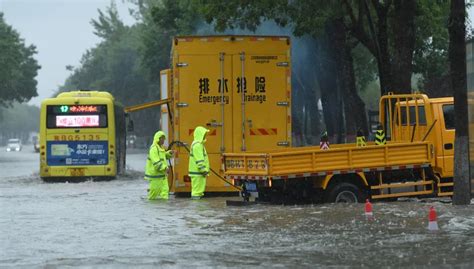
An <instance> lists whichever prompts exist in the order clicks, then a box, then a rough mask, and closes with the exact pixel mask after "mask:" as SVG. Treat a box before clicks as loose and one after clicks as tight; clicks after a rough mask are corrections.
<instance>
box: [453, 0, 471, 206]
mask: <svg viewBox="0 0 474 269" xmlns="http://www.w3.org/2000/svg"><path fill="white" fill-rule="evenodd" d="M465 12H466V7H465V2H464V0H451V12H450V15H449V24H448V31H449V64H450V72H451V79H452V86H453V93H454V111H455V114H456V120H455V125H456V137H455V146H454V195H453V204H455V205H467V204H469V203H470V201H471V197H470V195H471V186H470V181H469V177H470V175H469V136H468V126H469V122H468V109H467V83H466V40H465V36H466V24H465V17H466V13H465Z"/></svg>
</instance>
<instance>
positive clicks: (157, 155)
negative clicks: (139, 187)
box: [145, 131, 173, 200]
mask: <svg viewBox="0 0 474 269" xmlns="http://www.w3.org/2000/svg"><path fill="white" fill-rule="evenodd" d="M165 139H166V135H165V133H164V132H162V131H158V132H156V134H155V136H154V137H153V144H152V145H151V147H150V151H149V153H148V158H147V160H146V167H145V180H148V181H150V188H149V190H148V200H155V199H165V200H167V199H168V193H169V186H168V170H169V165H168V161H167V160H168V159H170V158H171V157H172V155H173V151H172V150H168V151H167V150H165V149H164V147H163V144H164V142H165Z"/></svg>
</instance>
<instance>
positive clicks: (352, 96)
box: [344, 44, 369, 136]
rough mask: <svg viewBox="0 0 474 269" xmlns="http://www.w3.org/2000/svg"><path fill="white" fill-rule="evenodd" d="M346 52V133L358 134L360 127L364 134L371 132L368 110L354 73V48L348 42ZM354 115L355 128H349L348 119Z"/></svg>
mask: <svg viewBox="0 0 474 269" xmlns="http://www.w3.org/2000/svg"><path fill="white" fill-rule="evenodd" d="M344 51H345V53H344V81H345V87H344V88H345V91H344V92H345V96H344V107H347V109H346V113H345V115H346V133H347V134H348V135H349V134H351V135H354V136H355V135H356V132H357V130H358V129H362V131H363V132H364V134H365V135H366V136H367V135H368V134H369V126H368V123H367V112H366V110H365V103H364V101H363V100H362V98H360V96H359V93H358V92H357V87H356V83H355V74H354V61H353V59H352V52H351V51H352V48H351V47H349V46H348V44H346V46H345V50H344ZM350 117H352V119H351V120H352V121H354V125H355V126H354V127H355V128H354V127H352V128H353V129H352V130H350V129H349V125H348V124H347V121H348V120H349V119H350Z"/></svg>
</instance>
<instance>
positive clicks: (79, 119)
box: [56, 115, 99, 127]
mask: <svg viewBox="0 0 474 269" xmlns="http://www.w3.org/2000/svg"><path fill="white" fill-rule="evenodd" d="M98 126H99V115H65V116H60V115H57V116H56V127H98Z"/></svg>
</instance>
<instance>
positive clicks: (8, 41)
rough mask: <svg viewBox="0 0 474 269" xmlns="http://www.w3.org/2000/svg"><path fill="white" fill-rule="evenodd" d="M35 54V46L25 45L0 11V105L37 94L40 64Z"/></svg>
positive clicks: (21, 100)
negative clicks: (37, 76)
mask: <svg viewBox="0 0 474 269" xmlns="http://www.w3.org/2000/svg"><path fill="white" fill-rule="evenodd" d="M35 54H36V47H35V46H33V45H30V46H26V45H25V43H24V41H23V39H21V38H20V35H19V34H18V32H17V31H15V30H14V29H13V28H12V27H11V26H9V25H8V24H6V22H5V20H4V18H3V13H1V12H0V106H5V105H8V104H10V103H11V102H13V101H18V102H26V101H28V100H30V99H31V98H32V97H35V96H38V93H37V91H36V85H37V81H36V79H35V77H36V75H37V74H38V70H39V69H40V66H39V65H38V63H37V61H36V60H35V59H34V58H33V56H34V55H35Z"/></svg>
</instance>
